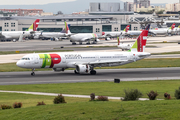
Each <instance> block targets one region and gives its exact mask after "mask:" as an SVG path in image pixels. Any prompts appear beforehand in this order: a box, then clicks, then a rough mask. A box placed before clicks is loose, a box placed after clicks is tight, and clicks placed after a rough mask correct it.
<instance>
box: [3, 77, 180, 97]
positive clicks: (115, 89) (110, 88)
mask: <svg viewBox="0 0 180 120" xmlns="http://www.w3.org/2000/svg"><path fill="white" fill-rule="evenodd" d="M179 86H180V81H179V80H167V81H130V82H121V83H120V84H117V83H116V84H115V83H113V82H90V83H86V82H85V83H59V84H37V85H2V86H0V90H9V91H31V92H48V93H62V94H76V95H90V94H91V93H95V94H96V95H104V96H115V97H123V96H124V89H138V90H140V91H141V92H142V93H143V96H142V97H143V98H147V95H146V93H148V92H150V91H151V90H154V91H157V92H158V94H159V95H158V97H157V98H160V99H163V98H164V93H165V92H167V93H169V94H170V95H171V97H172V98H174V93H175V89H178V88H179Z"/></svg>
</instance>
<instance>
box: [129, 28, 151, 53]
mask: <svg viewBox="0 0 180 120" xmlns="http://www.w3.org/2000/svg"><path fill="white" fill-rule="evenodd" d="M148 32H149V31H148V30H143V31H142V33H141V34H140V35H139V37H138V39H137V40H136V42H135V43H134V45H133V46H132V48H131V49H130V50H129V52H144V50H145V47H146V41H147V35H148Z"/></svg>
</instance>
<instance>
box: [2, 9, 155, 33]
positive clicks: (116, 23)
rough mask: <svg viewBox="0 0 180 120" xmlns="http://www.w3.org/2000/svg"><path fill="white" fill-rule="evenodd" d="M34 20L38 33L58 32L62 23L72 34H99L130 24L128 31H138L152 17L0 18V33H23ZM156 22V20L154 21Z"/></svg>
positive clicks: (128, 14)
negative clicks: (38, 20) (37, 20)
mask: <svg viewBox="0 0 180 120" xmlns="http://www.w3.org/2000/svg"><path fill="white" fill-rule="evenodd" d="M35 19H40V23H39V27H38V31H43V32H60V31H61V30H62V29H63V28H64V27H65V25H64V21H66V22H67V23H68V24H70V31H71V32H72V33H97V34H98V33H99V34H101V33H102V32H103V31H105V32H106V31H122V30H124V28H125V27H126V26H127V25H129V24H130V30H140V29H141V28H142V23H148V22H149V21H150V22H152V19H153V16H152V15H134V13H133V12H89V15H56V16H1V17H0V31H24V30H26V29H28V28H29V27H30V25H31V24H32V23H33V22H34V20H35ZM156 21H157V20H156Z"/></svg>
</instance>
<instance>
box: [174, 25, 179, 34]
mask: <svg viewBox="0 0 180 120" xmlns="http://www.w3.org/2000/svg"><path fill="white" fill-rule="evenodd" d="M173 34H174V35H180V25H179V26H178V27H175V28H174V29H173Z"/></svg>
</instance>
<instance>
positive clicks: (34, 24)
mask: <svg viewBox="0 0 180 120" xmlns="http://www.w3.org/2000/svg"><path fill="white" fill-rule="evenodd" d="M39 21H40V19H36V20H35V21H34V23H33V24H32V25H31V26H30V27H29V28H28V29H27V30H26V31H37V28H38V25H39Z"/></svg>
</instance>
